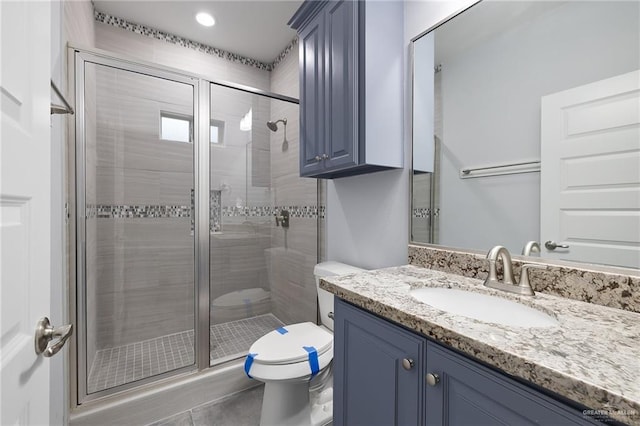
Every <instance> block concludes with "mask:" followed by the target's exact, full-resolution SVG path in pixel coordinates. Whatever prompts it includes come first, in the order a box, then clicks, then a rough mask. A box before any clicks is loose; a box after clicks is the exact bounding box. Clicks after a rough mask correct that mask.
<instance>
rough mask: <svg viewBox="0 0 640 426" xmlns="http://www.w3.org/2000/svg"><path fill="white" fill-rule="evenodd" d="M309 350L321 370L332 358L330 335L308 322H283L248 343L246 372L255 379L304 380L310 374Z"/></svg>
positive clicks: (309, 376) (331, 337)
mask: <svg viewBox="0 0 640 426" xmlns="http://www.w3.org/2000/svg"><path fill="white" fill-rule="evenodd" d="M312 352H315V355H314V356H315V357H317V361H318V365H317V367H318V371H321V370H322V369H323V368H325V367H326V366H327V365H329V364H330V363H331V360H332V359H333V334H331V333H330V332H329V331H327V330H326V329H325V328H324V327H320V326H318V325H316V324H314V323H311V322H305V323H299V324H292V325H286V326H284V327H281V328H279V329H277V330H274V331H272V332H270V333H267V334H266V335H264V336H262V337H261V338H260V339H258V340H257V341H256V342H255V343H254V344H253V345H251V348H250V349H249V355H248V358H249V357H250V358H252V359H251V361H250V362H249V371H247V370H246V367H247V364H245V371H246V372H247V374H248V375H250V376H251V377H253V378H255V379H258V380H293V379H298V380H299V379H305V380H306V379H309V378H311V376H312V373H313V367H312V366H311V363H310V359H311V358H312V355H311V354H312ZM316 373H317V371H316Z"/></svg>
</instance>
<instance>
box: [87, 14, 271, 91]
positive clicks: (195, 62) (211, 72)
mask: <svg viewBox="0 0 640 426" xmlns="http://www.w3.org/2000/svg"><path fill="white" fill-rule="evenodd" d="M95 28H96V47H98V48H100V49H105V50H108V51H111V52H114V53H119V54H125V55H128V56H132V57H134V58H137V59H139V60H143V61H148V62H153V63H157V64H160V65H164V66H167V67H171V68H176V69H180V70H185V71H188V72H190V73H196V74H200V75H202V76H205V77H208V78H211V79H215V80H222V81H231V82H234V83H239V84H245V85H248V86H251V87H256V88H259V89H262V90H269V86H270V82H269V74H270V73H269V71H266V70H261V69H258V68H255V67H252V66H248V65H243V64H241V63H232V62H230V61H229V60H227V59H225V58H219V57H216V56H213V55H209V54H206V53H202V52H198V51H196V50H192V49H189V48H185V47H181V46H177V45H173V44H169V43H166V42H164V41H161V40H156V39H153V38H149V37H147V36H144V35H140V34H136V33H133V32H131V31H127V30H124V29H120V28H116V27H114V26H111V25H108V24H104V23H101V22H96V23H95Z"/></svg>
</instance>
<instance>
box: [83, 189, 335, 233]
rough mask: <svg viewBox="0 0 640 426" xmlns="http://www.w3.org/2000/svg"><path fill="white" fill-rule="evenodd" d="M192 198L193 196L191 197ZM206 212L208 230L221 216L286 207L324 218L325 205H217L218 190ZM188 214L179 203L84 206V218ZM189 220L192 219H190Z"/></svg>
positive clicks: (295, 214)
mask: <svg viewBox="0 0 640 426" xmlns="http://www.w3.org/2000/svg"><path fill="white" fill-rule="evenodd" d="M192 200H193V197H192ZM209 206H210V214H211V217H212V219H213V220H212V221H211V227H212V228H211V230H212V231H220V228H221V222H222V220H221V218H225V217H240V216H245V217H270V216H273V215H274V214H276V213H277V212H280V210H288V211H289V216H290V217H294V218H303V219H316V218H318V211H319V210H320V211H321V216H320V218H322V219H324V214H325V207H324V206H322V207H320V209H318V206H275V207H267V206H264V207H259V206H248V207H235V206H222V207H220V191H211V196H210V204H209ZM182 217H189V218H192V215H191V206H179V205H166V206H163V205H106V204H97V205H87V208H86V218H87V219H95V218H98V219H121V218H127V219H156V218H182ZM192 220H193V218H192Z"/></svg>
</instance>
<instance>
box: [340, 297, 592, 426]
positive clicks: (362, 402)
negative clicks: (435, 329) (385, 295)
mask: <svg viewBox="0 0 640 426" xmlns="http://www.w3.org/2000/svg"><path fill="white" fill-rule="evenodd" d="M334 325H335V326H334V391H333V392H334V401H333V402H334V424H335V425H336V426H341V425H348V426H358V425H368V426H375V425H385V426H387V425H399V426H405V425H407V426H409V425H434V426H442V425H451V426H462V425H474V426H475V425H491V426H493V425H498V424H504V425H595V424H599V423H596V422H595V421H592V420H591V419H590V418H588V417H585V416H583V415H582V411H581V410H579V409H576V408H573V407H571V406H569V405H567V404H565V403H564V402H561V401H559V400H556V399H555V398H552V397H550V396H548V395H546V394H545V393H542V392H541V391H540V390H538V389H536V388H534V386H533V385H528V384H525V383H522V382H521V381H519V380H516V379H514V378H512V377H510V376H507V375H505V374H503V373H501V372H499V371H496V370H494V369H492V368H489V367H486V366H485V365H483V364H481V363H479V362H477V361H475V360H473V359H471V358H468V357H466V356H464V355H461V354H459V353H457V352H455V351H453V350H451V349H448V348H446V347H445V346H442V345H440V344H438V343H435V342H433V341H431V340H428V339H427V338H426V337H424V336H421V335H419V334H415V333H413V332H410V331H408V330H406V329H404V328H402V327H401V326H399V325H395V324H393V323H391V322H389V321H386V320H384V319H382V318H379V317H377V316H375V315H373V314H371V313H369V312H367V311H365V310H362V309H360V308H357V307H355V306H352V305H350V304H348V303H346V302H344V301H342V300H339V299H336V301H335V323H334ZM405 360H407V361H408V360H412V361H413V362H412V363H409V362H405ZM405 367H406V368H407V369H405Z"/></svg>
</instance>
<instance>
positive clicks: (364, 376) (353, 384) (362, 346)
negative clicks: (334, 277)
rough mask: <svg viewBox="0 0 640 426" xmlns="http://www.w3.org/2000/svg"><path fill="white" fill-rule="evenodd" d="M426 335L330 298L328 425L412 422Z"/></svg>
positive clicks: (403, 425) (418, 417)
mask: <svg viewBox="0 0 640 426" xmlns="http://www.w3.org/2000/svg"><path fill="white" fill-rule="evenodd" d="M425 345H426V339H424V338H423V337H420V336H418V335H416V334H414V333H411V332H409V331H406V330H404V329H401V328H400V327H397V326H394V325H392V324H391V323H389V322H387V321H385V320H382V319H380V318H377V317H375V316H373V315H371V314H369V313H366V312H365V311H362V310H360V309H358V308H355V307H353V306H351V305H349V304H347V303H345V302H343V301H341V300H338V299H336V301H335V319H334V368H335V369H334V382H333V424H334V425H335V426H359V425H362V426H365V425H366V426H375V425H384V426H392V425H398V426H417V425H421V424H423V423H422V419H423V406H424V405H423V403H422V401H423V398H424V395H423V392H424V385H423V383H424V382H423V377H424V358H425V350H426V346H425Z"/></svg>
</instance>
